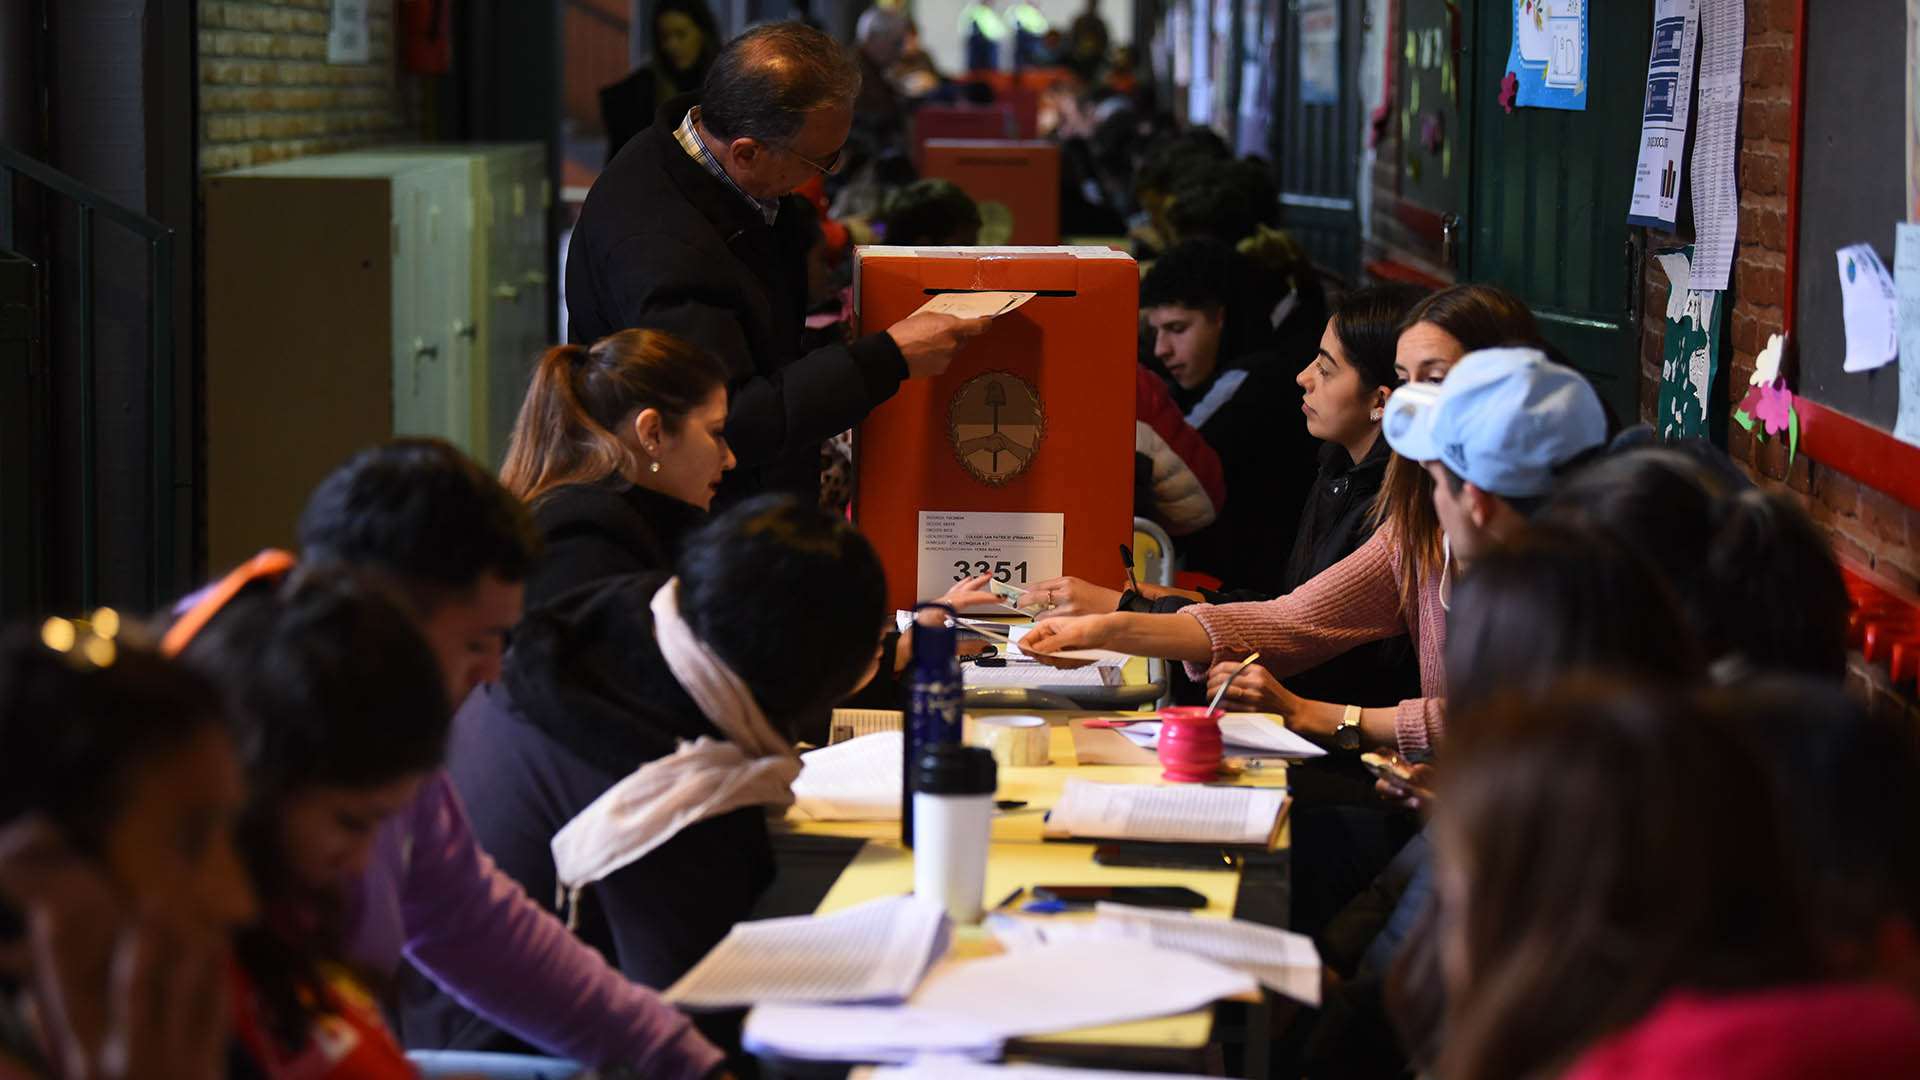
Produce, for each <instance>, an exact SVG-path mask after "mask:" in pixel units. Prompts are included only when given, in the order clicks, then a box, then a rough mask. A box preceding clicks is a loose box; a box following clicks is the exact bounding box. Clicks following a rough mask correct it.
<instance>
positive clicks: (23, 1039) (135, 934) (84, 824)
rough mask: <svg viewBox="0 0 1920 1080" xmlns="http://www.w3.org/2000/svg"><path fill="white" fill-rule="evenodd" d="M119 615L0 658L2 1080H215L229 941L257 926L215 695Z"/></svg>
mask: <svg viewBox="0 0 1920 1080" xmlns="http://www.w3.org/2000/svg"><path fill="white" fill-rule="evenodd" d="M113 614H114V613H113V612H111V611H106V610H105V609H102V611H100V612H97V613H96V614H95V616H94V617H93V618H92V619H90V620H74V621H71V622H70V621H68V620H65V619H50V620H48V621H47V622H46V623H45V624H44V626H43V627H42V628H40V632H39V633H32V632H28V631H25V630H21V631H16V632H13V633H10V634H9V635H8V636H7V638H6V640H5V641H4V643H0V1076H4V1077H7V1078H8V1080H16V1078H33V1080H39V1078H42V1077H45V1078H53V1077H62V1078H64V1077H72V1076H89V1077H91V1076H115V1075H120V1076H139V1077H148V1076H150V1077H169V1078H171V1077H180V1078H182V1080H215V1078H217V1077H222V1076H225V1075H226V1070H225V1065H226V1057H227V1032H228V1024H227V993H226V973H227V965H228V963H229V960H230V957H231V946H232V940H233V933H234V931H235V930H237V929H239V928H240V927H242V926H245V925H247V924H249V923H251V922H253V921H254V919H255V918H256V917H257V915H258V906H257V904H256V901H255V898H254V892H253V888H252V885H251V882H250V881H249V879H248V876H247V872H246V869H245V867H244V866H243V865H242V863H241V860H240V855H239V852H238V849H237V847H236V845H235V822H236V821H237V819H238V817H239V814H240V809H241V804H242V802H243V800H244V798H245V789H244V780H243V777H242V775H241V771H240V760H239V755H238V753H237V752H236V750H235V749H234V740H233V733H232V730H231V725H230V724H229V723H228V721H227V713H226V709H225V708H224V706H223V704H222V702H221V700H220V696H219V694H218V693H217V692H216V691H215V690H214V688H213V687H212V686H211V685H209V684H208V683H207V682H206V681H205V680H204V679H201V678H199V677H197V676H196V675H194V674H193V673H192V672H190V671H186V670H184V669H182V668H181V667H180V666H178V665H176V664H170V663H167V662H165V661H163V660H161V659H160V658H159V657H158V656H157V655H155V654H154V653H153V652H152V651H151V650H150V649H149V648H147V647H145V646H144V645H142V644H140V643H138V642H137V641H133V640H129V635H127V634H125V633H122V632H121V627H119V625H118V623H119V620H118V619H117V618H114V617H112V616H113ZM129 1060H130V1061H133V1062H137V1063H139V1065H140V1067H141V1068H140V1071H129V1072H116V1071H114V1070H115V1069H116V1068H118V1067H119V1066H121V1065H123V1064H124V1063H125V1062H127V1061H129Z"/></svg>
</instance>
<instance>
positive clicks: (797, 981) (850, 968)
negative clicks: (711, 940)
mask: <svg viewBox="0 0 1920 1080" xmlns="http://www.w3.org/2000/svg"><path fill="white" fill-rule="evenodd" d="M946 944H947V913H946V908H945V906H944V905H941V904H936V903H932V902H930V901H927V900H920V899H916V898H914V897H913V896H889V897H883V898H881V899H878V900H869V901H867V902H866V903H864V904H856V905H855V906H853V907H850V908H847V909H846V910H845V911H840V912H835V913H834V914H832V915H801V916H797V917H794V918H788V919H763V920H761V921H759V922H745V923H739V924H736V925H735V926H734V928H733V929H732V930H729V931H728V932H727V936H726V937H725V938H723V939H721V941H720V944H718V945H715V946H714V947H713V951H712V952H709V953H708V954H707V955H706V956H704V957H702V958H701V959H700V962H699V963H697V964H695V965H694V966H693V970H691V971H689V972H687V973H686V974H685V975H682V976H681V977H680V981H679V982H676V983H674V984H673V986H672V987H671V988H669V989H668V990H667V992H666V995H665V996H666V999H667V1000H668V1001H670V1002H672V1003H674V1004H675V1005H678V1006H680V1007H681V1008H682V1009H687V1010H689V1011H700V1010H706V1009H734V1008H741V1007H743V1006H747V1005H754V1004H758V1003H760V1002H829V1001H831V1002H890V1001H900V1000H902V999H904V998H905V997H906V996H907V995H908V994H911V993H913V988H914V987H915V986H916V985H918V984H919V982H920V978H921V976H922V975H924V974H925V973H926V970H927V966H928V965H929V964H931V963H932V962H933V960H934V959H935V958H936V957H938V956H940V955H941V954H942V953H944V952H945V951H946Z"/></svg>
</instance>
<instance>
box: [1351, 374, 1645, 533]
mask: <svg viewBox="0 0 1920 1080" xmlns="http://www.w3.org/2000/svg"><path fill="white" fill-rule="evenodd" d="M1380 427H1381V431H1382V432H1383V433H1384V434H1385V435H1386V437H1387V445H1388V446H1391V447H1393V451H1394V453H1396V454H1399V455H1400V456H1401V457H1404V458H1411V459H1413V460H1414V461H1419V462H1427V461H1438V462H1440V463H1441V464H1443V465H1445V466H1446V467H1447V468H1449V469H1452V470H1453V471H1454V473H1455V474H1457V475H1458V476H1459V477H1460V478H1461V479H1462V480H1465V481H1466V482H1467V483H1469V484H1472V485H1473V486H1474V487H1477V488H1479V489H1480V490H1482V491H1486V492H1491V493H1492V494H1495V495H1502V496H1505V497H1507V498H1510V499H1525V498H1531V497H1533V496H1538V495H1545V494H1547V493H1548V492H1550V491H1552V490H1553V488H1554V482H1555V480H1554V469H1555V468H1557V467H1558V466H1561V465H1564V464H1566V463H1567V462H1568V461H1571V460H1572V459H1573V458H1575V457H1577V456H1579V455H1580V454H1581V453H1582V452H1584V451H1587V450H1591V449H1593V448H1594V447H1596V446H1599V445H1601V444H1602V443H1604V442H1606V440H1607V413H1606V410H1605V409H1604V408H1602V407H1601V405H1600V398H1599V396H1598V395H1596V394H1595V393H1594V392H1593V387H1592V386H1591V385H1590V384H1588V382H1587V380H1586V379H1585V378H1584V377H1582V376H1581V374H1580V373H1579V372H1577V371H1575V370H1573V369H1572V368H1570V367H1566V366H1565V365H1562V364H1556V363H1554V362H1553V361H1551V360H1548V359H1547V356H1546V354H1545V353H1543V352H1541V351H1540V350H1538V349H1524V348H1520V349H1511V348H1510V349H1481V350H1480V351H1479V352H1471V353H1468V354H1467V355H1466V356H1464V357H1462V358H1461V360H1460V362H1459V363H1458V364H1455V365H1454V366H1453V370H1451V371H1449V372H1448V373H1447V377H1446V379H1445V380H1443V381H1442V382H1440V383H1439V384H1438V385H1435V384H1433V383H1408V384H1407V385H1405V386H1402V387H1401V388H1400V389H1398V390H1395V391H1394V392H1393V396H1392V397H1389V398H1388V399H1387V411H1386V417H1385V418H1384V419H1383V420H1382V421H1381V425H1380Z"/></svg>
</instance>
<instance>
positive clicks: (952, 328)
mask: <svg viewBox="0 0 1920 1080" xmlns="http://www.w3.org/2000/svg"><path fill="white" fill-rule="evenodd" d="M936 299H938V298H937V297H936ZM992 324H993V320H991V319H988V318H984V317H969V318H961V317H959V316H957V315H952V314H949V313H946V312H940V311H928V310H926V309H925V308H922V309H921V310H919V311H916V312H914V313H913V314H911V315H909V316H907V317H906V318H904V319H901V320H900V321H899V322H897V323H894V324H893V325H892V326H889V327H887V336H888V337H890V338H892V339H893V343H894V344H895V345H897V346H899V347H900V357H901V359H903V360H905V361H906V362H907V377H908V378H910V379H919V378H925V377H927V376H932V375H940V374H944V373H945V372H946V370H947V365H949V364H951V363H953V354H954V353H955V352H957V351H959V348H960V346H962V345H964V344H966V343H967V339H968V338H970V337H973V336H975V335H976V334H982V333H985V332H986V329H987V327H988V326H991V325H992Z"/></svg>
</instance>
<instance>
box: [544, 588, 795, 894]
mask: <svg viewBox="0 0 1920 1080" xmlns="http://www.w3.org/2000/svg"><path fill="white" fill-rule="evenodd" d="M679 586H680V579H679V578H671V579H669V580H668V581H667V583H666V584H665V585H663V586H661V587H660V591H658V592H656V593H654V594H653V602H652V605H651V607H652V610H653V636H654V639H655V641H657V642H658V643H659V646H660V656H661V658H662V659H664V660H665V661H666V664H667V670H668V671H670V672H672V673H673V678H674V681H675V682H678V683H679V684H680V686H681V688H682V689H684V690H685V691H686V692H687V696H688V697H690V698H692V699H693V702H694V704H695V705H698V706H699V707H700V712H701V713H702V714H703V715H704V716H706V718H707V719H708V720H710V721H712V722H713V725H714V726H715V727H717V728H719V729H720V733H721V734H722V735H724V736H726V739H727V741H726V742H719V741H717V740H714V739H709V738H706V737H705V736H702V737H701V738H698V739H695V740H694V741H693V742H690V743H687V742H683V743H681V744H680V746H679V748H678V749H676V750H675V751H674V752H673V753H672V754H670V755H668V756H667V757H664V758H658V759H656V760H653V761H649V762H647V763H646V764H645V765H642V766H640V768H638V769H636V770H634V772H633V773H631V774H630V775H628V776H627V777H626V778H624V779H622V780H621V781H620V782H618V783H616V784H614V785H613V786H612V787H610V788H608V789H607V790H606V791H605V792H603V793H602V794H601V795H600V797H599V798H597V799H595V800H593V802H592V803H589V804H588V805H587V808H586V809H584V810H582V811H580V813H578V814H576V815H575V816H574V818H573V820H572V821H569V822H567V823H566V825H565V826H563V827H562V828H561V829H560V831H559V832H557V833H555V834H554V835H553V840H552V841H551V842H550V844H549V847H550V848H551V849H552V851H553V866H554V871H555V889H556V894H557V895H556V897H555V904H556V906H563V907H564V910H565V911H566V913H567V927H568V929H572V928H573V927H574V925H575V922H576V920H577V918H578V915H579V900H580V890H581V889H582V888H584V887H586V886H587V885H590V884H592V883H593V882H596V881H599V880H601V879H603V878H605V877H607V876H608V875H609V874H612V873H613V872H614V871H616V870H619V869H620V868H622V867H624V866H628V865H630V864H632V863H634V862H637V861H638V860H640V859H641V858H643V857H644V856H646V855H647V854H648V853H649V852H651V851H653V850H654V849H656V848H658V847H659V846H660V845H662V844H664V843H666V842H667V841H668V840H671V839H673V837H674V836H675V835H677V834H678V833H679V832H680V830H681V829H684V828H686V827H687V826H689V825H692V824H694V823H695V822H698V821H704V820H706V819H707V818H710V817H717V816H718V815H720V814H724V813H727V812H728V811H731V810H736V809H739V808H740V807H742V806H755V805H766V806H769V807H773V808H776V809H778V810H782V811H784V810H785V809H786V808H787V807H789V806H792V805H793V780H794V777H796V776H799V775H800V756H799V755H798V754H797V753H795V752H794V749H793V746H792V744H790V743H788V742H787V740H786V739H784V738H782V737H781V735H780V733H779V732H777V731H775V730H774V729H773V725H772V724H770V723H768V722H767V716H766V713H765V712H763V711H762V710H761V708H760V704H759V702H756V701H755V700H754V699H753V693H752V691H750V690H748V689H747V685H746V684H745V683H743V682H741V681H740V676H738V675H736V674H734V672H733V669H731V668H729V667H728V666H727V664H726V661H724V660H722V659H720V658H719V657H718V656H716V655H714V653H713V650H711V649H709V648H707V645H706V643H705V642H703V641H701V640H700V639H699V638H698V637H696V636H695V635H694V632H693V629H692V628H691V627H689V626H688V625H687V623H686V620H685V619H683V618H681V617H680V604H679V591H680V590H679Z"/></svg>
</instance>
